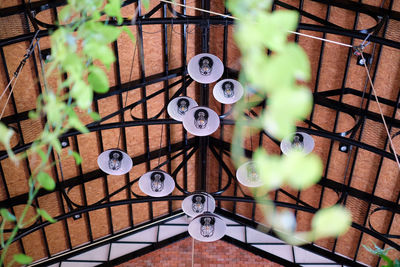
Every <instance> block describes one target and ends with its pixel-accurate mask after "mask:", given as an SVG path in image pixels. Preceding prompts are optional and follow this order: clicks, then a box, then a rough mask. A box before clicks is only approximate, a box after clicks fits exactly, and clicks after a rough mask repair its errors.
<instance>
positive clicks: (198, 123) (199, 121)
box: [194, 109, 208, 129]
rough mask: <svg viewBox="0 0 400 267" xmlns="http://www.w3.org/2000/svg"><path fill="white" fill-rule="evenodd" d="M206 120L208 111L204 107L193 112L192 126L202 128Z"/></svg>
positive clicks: (205, 124)
mask: <svg viewBox="0 0 400 267" xmlns="http://www.w3.org/2000/svg"><path fill="white" fill-rule="evenodd" d="M207 122H208V112H207V111H206V110H205V109H198V110H196V112H195V113H194V126H195V127H196V128H197V129H204V128H205V127H206V126H207Z"/></svg>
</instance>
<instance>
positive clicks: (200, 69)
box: [188, 53, 224, 84]
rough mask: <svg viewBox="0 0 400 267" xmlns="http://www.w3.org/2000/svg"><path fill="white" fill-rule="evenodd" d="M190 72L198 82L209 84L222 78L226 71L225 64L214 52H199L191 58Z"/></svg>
mask: <svg viewBox="0 0 400 267" xmlns="http://www.w3.org/2000/svg"><path fill="white" fill-rule="evenodd" d="M188 73H189V76H190V77H191V78H192V79H193V80H195V81H196V82H199V83H203V84H209V83H213V82H215V81H217V80H218V79H219V78H221V76H222V74H223V73H224V64H222V61H221V60H220V59H219V58H218V57H216V56H214V55H212V54H208V53H203V54H198V55H196V56H194V57H192V59H190V61H189V64H188Z"/></svg>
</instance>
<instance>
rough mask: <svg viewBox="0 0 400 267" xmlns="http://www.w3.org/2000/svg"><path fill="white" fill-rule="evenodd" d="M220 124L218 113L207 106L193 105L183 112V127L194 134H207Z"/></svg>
mask: <svg viewBox="0 0 400 267" xmlns="http://www.w3.org/2000/svg"><path fill="white" fill-rule="evenodd" d="M219 124H220V120H219V116H218V114H217V113H216V112H215V111H214V110H212V109H210V108H207V107H201V106H198V107H195V108H192V109H191V110H189V111H188V112H186V113H185V116H184V117H183V127H184V128H185V129H186V131H188V132H189V133H191V134H193V135H196V136H207V135H210V134H212V133H213V132H215V131H216V130H217V129H218V127H219Z"/></svg>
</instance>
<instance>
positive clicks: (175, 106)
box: [167, 96, 198, 121]
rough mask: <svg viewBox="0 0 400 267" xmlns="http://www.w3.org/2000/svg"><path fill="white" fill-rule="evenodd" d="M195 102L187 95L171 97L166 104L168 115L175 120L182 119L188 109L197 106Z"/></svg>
mask: <svg viewBox="0 0 400 267" xmlns="http://www.w3.org/2000/svg"><path fill="white" fill-rule="evenodd" d="M197 106H198V105H197V102H196V101H194V100H193V99H191V98H190V97H187V96H179V97H175V98H174V99H172V100H171V101H170V102H169V104H168V106H167V112H168V115H169V116H170V117H171V118H173V119H174V120H177V121H182V120H183V116H184V115H185V113H186V112H187V111H189V110H190V109H192V108H194V107H197Z"/></svg>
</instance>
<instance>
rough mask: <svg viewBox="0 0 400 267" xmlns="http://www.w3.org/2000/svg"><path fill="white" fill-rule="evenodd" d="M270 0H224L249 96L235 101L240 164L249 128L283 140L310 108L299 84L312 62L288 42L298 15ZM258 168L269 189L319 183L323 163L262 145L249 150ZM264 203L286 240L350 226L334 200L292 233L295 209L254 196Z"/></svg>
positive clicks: (298, 241) (270, 221) (337, 231)
mask: <svg viewBox="0 0 400 267" xmlns="http://www.w3.org/2000/svg"><path fill="white" fill-rule="evenodd" d="M271 3H272V2H271V1H258V0H228V1H227V7H228V9H229V10H230V11H231V12H232V14H233V15H234V16H235V17H236V18H237V20H236V23H235V31H234V38H235V41H236V43H237V45H238V47H239V49H240V53H241V65H242V68H241V72H240V76H239V77H240V82H241V83H242V84H244V85H245V91H246V92H247V98H246V97H245V98H243V99H242V100H241V101H240V102H238V103H237V105H236V106H235V120H236V124H235V130H234V136H233V142H232V153H231V155H232V158H233V161H234V162H235V165H236V166H237V167H238V166H239V165H241V164H243V163H244V162H246V161H249V160H250V159H247V158H246V157H245V156H244V149H243V144H244V140H246V138H248V132H249V129H251V131H252V133H253V134H254V132H255V130H258V131H265V132H267V133H268V134H269V135H270V136H272V137H274V138H276V139H278V140H281V139H282V138H284V137H288V136H291V135H293V133H294V132H295V131H296V123H297V122H298V121H301V120H304V119H305V118H306V117H307V116H308V114H309V113H310V111H311V109H312V99H313V98H312V93H311V91H310V90H309V89H308V88H306V87H305V86H304V85H303V84H304V83H305V82H307V81H309V79H310V77H311V75H310V73H311V71H310V64H309V61H308V58H307V55H306V53H305V52H304V51H303V49H302V48H301V47H300V46H299V45H298V44H296V43H293V42H288V34H289V32H290V31H295V30H296V28H297V23H298V21H299V15H298V13H297V12H295V11H291V10H278V11H274V12H271ZM260 99H266V108H265V109H263V110H262V112H261V115H260V116H258V117H251V118H250V116H249V115H247V114H250V112H249V111H250V109H251V108H253V107H254V106H255V105H257V104H260V103H261V100H260ZM252 160H253V161H254V162H255V166H256V170H257V172H258V175H259V177H260V179H261V180H262V181H263V182H264V185H263V188H264V190H266V191H267V192H268V191H272V190H275V189H277V188H279V187H281V186H283V185H288V186H290V187H291V188H293V189H297V190H303V189H307V188H309V187H310V186H312V185H314V184H315V183H317V182H318V181H319V180H320V178H321V175H322V171H323V165H322V162H321V160H320V159H319V157H318V156H316V155H314V154H309V155H306V154H304V153H303V152H301V151H296V150H293V151H292V152H290V153H288V154H287V155H284V156H278V155H270V154H268V153H267V152H266V151H265V149H264V148H258V149H257V150H256V151H255V153H254V154H253V159H252ZM257 201H258V202H259V203H262V204H263V205H264V206H265V208H264V209H263V211H264V215H265V216H264V217H265V219H266V223H267V225H269V226H271V227H272V228H273V229H274V230H275V232H276V233H277V234H278V235H279V236H280V237H281V238H282V239H284V240H285V241H287V242H289V243H292V244H303V243H308V242H311V241H314V240H315V239H317V238H323V237H328V236H337V235H340V234H343V233H345V232H346V231H347V229H348V228H349V226H350V225H351V221H352V220H351V214H350V212H349V211H347V210H346V209H345V208H344V207H342V206H339V205H335V206H333V207H329V208H325V209H321V210H319V211H317V212H316V214H315V216H314V218H313V220H312V224H311V226H312V229H311V230H310V231H307V232H296V227H297V225H296V218H295V215H294V213H293V212H290V211H287V210H284V211H278V210H277V209H276V208H275V206H274V203H273V201H272V200H270V199H269V198H268V194H266V195H265V196H257Z"/></svg>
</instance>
